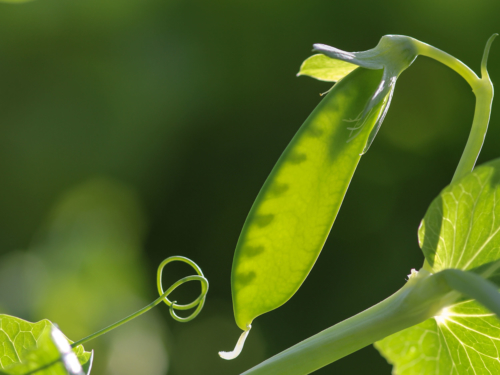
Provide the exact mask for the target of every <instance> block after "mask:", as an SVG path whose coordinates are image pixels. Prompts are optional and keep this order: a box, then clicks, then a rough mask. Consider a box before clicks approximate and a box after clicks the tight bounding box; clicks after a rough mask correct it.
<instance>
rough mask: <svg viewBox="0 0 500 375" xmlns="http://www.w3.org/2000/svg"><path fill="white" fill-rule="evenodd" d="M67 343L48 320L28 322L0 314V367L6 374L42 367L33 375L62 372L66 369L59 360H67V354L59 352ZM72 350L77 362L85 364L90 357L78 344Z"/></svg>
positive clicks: (11, 374)
mask: <svg viewBox="0 0 500 375" xmlns="http://www.w3.org/2000/svg"><path fill="white" fill-rule="evenodd" d="M65 343H66V344H67V345H65ZM70 343H71V342H70V341H68V340H67V339H66V338H65V337H64V336H63V335H62V334H61V333H60V331H59V330H58V329H57V328H56V327H55V326H54V325H53V324H52V323H51V322H50V321H49V320H46V319H44V320H42V321H40V322H37V323H30V322H27V321H25V320H23V319H19V318H16V317H13V316H9V315H0V344H1V345H0V368H1V369H2V371H3V372H4V373H6V374H9V375H22V374H26V373H29V372H32V371H33V370H37V369H41V368H44V369H43V370H42V369H41V370H39V371H36V374H37V375H49V374H50V375H58V374H64V375H65V374H67V373H68V372H67V371H66V369H65V365H64V363H63V362H61V361H60V359H61V358H68V360H71V356H70V355H69V354H68V353H66V352H64V351H63V349H64V350H65V348H66V347H69V344H70ZM73 353H74V355H76V357H75V356H73V358H74V359H75V360H77V361H78V362H79V363H80V364H85V363H87V362H88V361H89V359H90V357H91V353H89V352H85V351H84V349H83V346H82V345H79V346H78V347H76V348H75V349H74V350H73V352H72V353H71V354H73ZM80 370H81V369H80Z"/></svg>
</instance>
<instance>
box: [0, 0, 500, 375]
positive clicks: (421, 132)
mask: <svg viewBox="0 0 500 375" xmlns="http://www.w3.org/2000/svg"><path fill="white" fill-rule="evenodd" d="M499 14H500V2H499V1H497V0H482V1H477V0H455V1H446V0H437V1H436V0H432V1H430V0H408V1H400V0H385V1H368V0H360V1H354V0H353V1H349V2H347V1H344V2H340V1H326V0H307V1H297V0H288V1H276V0H266V1H261V0H251V1H250V0H243V1H229V0H212V1H202V0H182V1H181V0H167V1H160V0H79V1H57V0H36V1H34V2H28V3H23V4H12V3H0V176H1V177H0V178H1V184H0V207H1V209H0V311H1V312H2V313H7V314H12V315H18V316H20V317H22V318H25V319H28V320H32V321H35V320H40V319H42V318H48V319H51V320H53V321H54V322H56V323H57V324H59V326H60V328H61V329H62V330H63V332H65V333H66V334H67V335H68V337H69V338H71V339H73V340H78V339H80V338H82V337H84V336H86V335H88V334H90V333H92V332H94V331H95V330H97V329H99V328H102V327H104V326H106V325H108V324H110V323H112V322H114V321H116V320H118V319H120V318H122V317H124V316H126V315H128V314H130V313H132V312H134V311H135V310H136V309H139V308H140V307H142V306H144V305H146V304H147V303H149V302H150V301H152V300H153V299H155V298H156V296H157V295H156V285H155V273H156V267H157V266H158V264H159V263H160V262H161V261H162V260H163V259H164V258H166V257H168V256H171V255H183V256H187V257H189V258H191V259H193V260H194V261H195V262H197V263H198V264H199V265H200V266H201V267H202V269H203V271H204V272H205V275H206V276H207V278H208V279H209V281H210V291H209V294H208V299H207V303H206V307H205V309H204V310H203V312H202V313H201V314H200V316H199V317H198V318H197V319H196V320H194V321H192V322H190V323H187V324H182V323H178V322H175V321H173V320H172V319H171V318H170V317H169V314H168V308H167V307H166V306H164V305H160V307H157V308H156V309H155V310H154V311H152V312H149V313H147V314H146V315H144V316H142V317H141V318H139V319H137V321H134V322H133V323H130V324H129V325H128V326H125V327H122V328H120V329H118V330H117V331H115V332H113V333H109V334H108V335H106V336H103V337H101V338H99V339H96V340H95V341H93V342H89V343H88V344H87V345H86V347H87V348H88V349H92V348H93V349H95V350H96V357H95V368H94V371H93V374H94V375H100V374H121V375H128V374H131V375H132V374H148V375H163V374H166V373H168V374H169V375H190V374H218V375H225V374H228V375H230V374H239V373H240V372H242V371H244V370H246V369H248V368H250V367H251V366H253V365H255V364H257V363H259V362H260V361H262V360H264V359H265V358H268V357H269V356H271V355H273V354H276V353H277V352H279V351H281V350H283V349H285V348H287V347H289V346H291V345H293V344H295V343H297V342H299V341H301V340H303V339H305V338H307V337H309V336H310V335H312V334H315V333H317V332H318V331H320V330H322V329H324V328H327V327H328V326H331V325H333V324H335V323H337V322H339V321H341V320H343V319H345V318H347V317H349V316H351V315H353V314H355V313H357V312H359V311H361V310H363V309H365V308H368V307H369V306H371V305H372V304H374V303H376V302H378V301H380V300H382V299H383V298H385V297H387V296H388V295H390V294H391V293H392V292H394V291H395V290H396V289H398V288H399V287H400V286H401V285H402V284H403V283H404V282H405V279H406V275H407V274H409V273H410V269H411V268H419V267H420V266H421V264H422V261H423V257H422V254H421V252H420V250H419V248H418V245H417V235H416V230H417V227H418V224H419V222H420V219H421V218H422V217H423V215H424V213H425V211H426V209H427V206H428V205H429V204H430V202H431V200H432V199H433V198H434V197H435V196H436V195H437V194H438V192H439V191H440V190H441V189H442V188H443V187H444V186H445V185H446V184H447V183H448V182H449V181H450V180H451V177H452V175H453V172H454V168H455V166H456V164H457V163H458V160H459V157H460V154H461V151H462V149H463V147H464V145H465V141H466V139H467V136H468V132H469V129H470V124H471V121H472V115H473V110H474V96H473V94H472V92H471V90H470V88H469V87H468V86H467V84H466V83H465V81H464V80H463V79H462V78H460V77H459V76H458V75H456V74H455V73H454V72H452V71H450V70H449V69H447V68H446V67H444V66H441V65H439V64H438V63H436V62H434V61H431V60H429V59H427V58H423V57H420V58H418V59H417V61H416V62H415V63H414V64H413V66H412V67H411V68H410V69H409V70H408V71H406V72H404V74H403V75H402V76H401V78H400V79H399V80H398V83H397V87H396V92H395V95H394V99H393V102H392V106H391V108H390V111H389V113H388V116H387V118H386V120H385V123H384V125H383V126H382V129H381V131H380V133H379V135H378V136H377V139H376V140H375V142H374V144H373V146H372V147H371V149H370V151H369V152H368V154H367V155H366V156H364V157H363V158H362V160H361V163H360V166H359V168H358V171H357V173H356V175H355V177H354V179H353V181H352V183H351V187H350V190H349V192H348V194H347V197H346V200H345V202H344V205H343V207H342V209H341V211H340V214H339V217H338V219H337V221H336V223H335V225H334V228H333V230H332V233H331V235H330V238H329V239H328V242H327V244H326V246H325V248H324V250H323V252H322V254H321V256H320V258H319V261H318V263H317V264H316V266H315V268H314V269H313V271H312V273H311V275H310V276H309V278H308V279H307V280H306V282H305V283H304V285H303V286H302V288H301V289H300V290H299V292H298V293H297V294H296V295H295V296H294V297H293V298H292V299H291V300H290V301H289V302H288V303H287V304H286V305H285V306H283V307H281V308H280V309H278V310H276V311H274V312H272V313H269V314H266V315H264V316H262V317H260V318H258V319H257V320H256V321H255V322H254V324H253V327H254V328H253V330H252V334H251V335H250V336H249V339H248V341H247V345H246V348H245V350H244V351H243V353H242V354H241V356H240V357H239V358H238V359H236V360H234V361H231V362H226V361H224V360H222V359H220V358H219V357H218V355H217V351H219V350H231V349H232V348H233V346H234V344H235V342H236V340H237V337H238V335H239V334H240V331H239V330H238V328H237V327H236V324H235V323H234V320H233V315H232V306H231V294H230V270H231V262H232V255H233V251H234V247H235V244H236V241H237V239H238V235H239V232H240V230H241V227H242V225H243V222H244V220H245V217H246V215H247V213H248V211H249V209H250V206H251V204H252V202H253V200H254V198H255V197H256V195H257V193H258V191H259V189H260V187H261V185H262V184H263V182H264V180H265V178H266V176H267V174H268V173H269V172H270V170H271V168H272V167H273V165H274V163H275V162H276V160H277V159H278V157H279V155H280V154H281V152H282V151H283V150H284V148H285V147H286V145H287V143H288V142H289V140H290V139H291V137H292V136H293V135H294V134H295V132H296V130H297V129H298V128H299V126H300V125H301V123H302V122H303V120H304V119H305V118H306V117H307V115H308V114H309V113H310V112H311V111H312V109H313V108H314V106H315V105H316V104H317V103H318V102H319V100H320V97H319V95H318V94H319V93H320V92H324V91H326V90H327V89H328V88H329V84H327V83H322V82H317V81H314V80H312V79H309V78H306V77H301V78H296V77H295V74H296V73H297V71H298V68H299V66H300V64H301V62H302V61H303V60H304V59H305V58H307V57H308V56H310V55H311V48H312V44H313V43H325V44H329V45H333V46H336V47H338V48H341V49H345V50H348V51H359V50H366V49H369V48H372V47H374V46H375V45H376V44H377V42H378V40H379V39H380V37H381V36H382V35H385V34H391V33H392V34H404V35H409V36H412V37H415V38H417V39H420V40H422V41H424V42H427V43H429V44H432V45H434V46H436V47H439V48H442V49H444V50H445V51H447V52H449V53H451V54H453V55H455V56H456V57H458V58H459V59H461V60H462V61H464V62H465V63H466V64H468V65H469V66H470V67H471V68H473V69H474V70H476V71H478V70H479V63H480V60H481V56H482V51H483V48H484V45H485V43H486V40H487V39H488V37H489V36H490V35H491V34H492V33H494V32H500V22H499V20H498V15H499ZM489 71H490V75H491V77H492V80H493V81H494V82H500V42H499V41H497V42H495V44H494V45H493V48H492V52H491V55H490V61H489ZM499 103H500V102H498V100H497V102H496V103H494V105H493V115H492V119H491V124H490V132H489V135H488V137H487V139H486V143H485V146H484V149H483V153H482V155H481V157H480V162H483V161H487V160H490V159H493V158H496V157H499V156H500V147H499V141H498V139H499V138H500V117H499V116H500V114H499V112H500V104H499ZM188 274H191V271H190V270H189V268H188V267H185V266H183V265H175V266H174V265H169V268H168V269H167V270H166V275H165V277H164V283H165V284H164V285H165V287H167V286H168V285H170V284H171V283H173V282H174V281H176V280H177V279H179V278H181V277H183V276H186V275H188ZM182 288H183V290H182V291H180V292H179V293H177V294H176V296H175V299H177V300H178V301H179V302H188V301H190V300H191V299H192V298H194V296H195V295H196V294H197V291H198V288H199V287H198V286H197V285H186V286H183V287H182ZM390 371H391V369H390V366H389V365H388V364H387V363H386V362H385V360H384V359H383V358H382V357H380V356H379V355H378V353H377V352H376V351H375V349H373V348H372V347H368V348H366V349H364V350H362V351H360V352H358V353H355V354H353V355H351V356H349V357H347V358H345V359H342V360H340V361H339V362H337V363H334V364H332V365H330V366H327V367H326V368H324V369H322V370H320V371H318V372H317V373H318V374H389V373H390Z"/></svg>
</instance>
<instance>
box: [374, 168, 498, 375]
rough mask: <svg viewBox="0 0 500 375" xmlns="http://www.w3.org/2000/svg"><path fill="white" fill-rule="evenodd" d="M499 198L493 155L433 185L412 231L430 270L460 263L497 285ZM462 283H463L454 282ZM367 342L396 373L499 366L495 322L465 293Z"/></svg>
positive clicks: (485, 370) (453, 371) (468, 371)
mask: <svg viewBox="0 0 500 375" xmlns="http://www.w3.org/2000/svg"><path fill="white" fill-rule="evenodd" d="M499 202H500V160H495V161H493V162H490V163H487V164H485V165H483V166H481V167H478V168H476V169H475V170H474V171H473V172H472V173H470V174H468V175H466V176H464V177H463V178H462V179H460V180H458V181H457V182H456V183H453V184H451V185H450V186H448V187H447V188H445V189H444V190H443V191H442V192H441V194H440V195H439V196H438V198H436V199H435V200H434V201H433V202H432V204H431V206H430V207H429V210H428V211H427V213H426V215H425V218H424V220H423V222H422V225H421V227H420V230H419V242H420V244H421V246H422V251H423V252H424V255H425V258H426V260H427V262H428V263H429V265H431V267H432V272H439V271H442V270H446V269H460V270H464V271H465V270H468V271H471V272H475V273H478V274H480V275H481V276H483V277H486V278H489V279H490V280H492V281H497V282H496V284H497V285H498V280H497V277H498V266H499V264H498V262H497V261H498V259H499V258H500V204H499ZM472 276H473V275H472ZM468 287H470V282H469V283H467V284H465V283H464V284H463V285H462V289H464V290H465V289H466V288H468ZM484 292H485V293H486V292H487V290H485V291H484ZM492 308H493V306H492ZM375 346H376V348H377V349H378V350H379V351H380V352H381V353H382V355H383V356H385V357H386V358H387V360H388V361H389V362H390V363H392V364H393V365H394V374H397V375H413V374H415V375H416V374H444V373H446V374H483V373H484V374H497V373H500V360H499V358H500V321H499V320H498V318H497V317H496V316H495V315H494V314H493V313H492V312H491V311H489V310H487V309H486V308H485V307H483V306H482V305H480V304H479V303H478V302H476V301H474V300H470V299H465V300H460V301H458V302H456V303H454V304H453V305H451V306H449V307H447V308H445V309H444V310H443V311H442V312H441V313H440V314H439V315H438V316H436V317H434V318H432V319H429V320H427V321H425V322H424V323H421V324H419V325H417V326H415V327H412V328H408V329H406V330H404V331H401V332H399V333H396V334H394V335H392V336H389V337H388V338H386V339H384V340H382V341H380V342H378V343H376V345H375Z"/></svg>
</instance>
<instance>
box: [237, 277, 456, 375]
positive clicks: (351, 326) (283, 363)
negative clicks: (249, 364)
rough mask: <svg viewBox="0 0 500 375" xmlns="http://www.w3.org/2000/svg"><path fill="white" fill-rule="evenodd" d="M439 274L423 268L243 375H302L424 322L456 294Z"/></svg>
mask: <svg viewBox="0 0 500 375" xmlns="http://www.w3.org/2000/svg"><path fill="white" fill-rule="evenodd" d="M457 296H458V294H457V293H456V292H453V291H452V289H451V288H450V287H449V285H448V284H447V283H446V281H445V280H444V279H443V278H442V277H439V276H438V277H436V276H435V275H431V274H429V273H428V272H427V271H425V270H420V272H419V274H418V275H417V276H412V277H410V280H409V281H408V282H407V283H406V284H405V285H404V286H403V287H402V288H401V289H400V290H398V291H397V292H396V293H394V294H393V295H392V296H390V297H389V298H387V299H385V300H384V301H382V302H380V303H378V304H377V305H375V306H373V307H370V308H369V309H368V310H365V311H363V312H361V313H359V314H358V315H355V316H353V317H351V318H349V319H347V320H344V321H343V322H341V323H338V324H336V325H334V326H333V327H330V328H328V329H326V330H324V331H322V332H320V333H318V334H316V335H315V336H312V337H310V338H308V339H306V340H304V341H302V342H300V343H299V344H297V345H295V346H293V347H291V348H289V349H287V350H285V351H283V352H281V353H279V354H277V355H276V356H274V357H272V358H270V359H268V360H267V361H264V362H262V363H261V364H259V365H257V366H256V367H254V368H252V369H250V370H248V371H246V372H245V373H243V374H242V375H304V374H310V373H311V372H313V371H316V370H317V369H319V368H321V367H323V366H326V365H327V364H329V363H332V362H334V361H336V360H338V359H340V358H342V357H345V356H347V355H349V354H351V353H353V352H355V351H357V350H359V349H362V348H364V347H365V346H368V345H370V344H373V343H374V342H376V341H379V340H381V339H383V338H385V337H387V336H389V335H391V334H393V333H396V332H398V331H401V330H403V329H406V328H408V327H411V326H413V325H416V324H419V323H421V322H424V321H425V320H427V319H429V318H431V317H433V316H436V315H437V314H438V313H439V311H440V310H441V309H442V308H444V307H445V306H447V305H448V304H449V303H450V302H451V301H453V300H455V299H456V298H457Z"/></svg>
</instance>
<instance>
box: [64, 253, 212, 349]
mask: <svg viewBox="0 0 500 375" xmlns="http://www.w3.org/2000/svg"><path fill="white" fill-rule="evenodd" d="M173 261H180V262H184V263H187V264H189V265H190V266H191V267H193V268H194V270H195V271H196V273H197V275H192V276H186V277H183V278H182V279H180V280H177V281H176V282H175V283H173V284H172V285H171V286H170V287H169V288H168V289H167V290H166V291H163V286H162V285H161V277H162V273H163V269H164V268H165V266H166V265H167V264H168V263H170V262H173ZM156 281H157V286H158V293H159V294H160V296H159V297H158V298H157V299H156V300H154V301H153V302H151V303H150V304H149V305H147V306H146V307H143V308H142V309H140V310H139V311H137V312H135V313H133V314H132V315H129V316H127V317H126V318H124V319H122V320H119V321H118V322H116V323H114V324H112V325H110V326H108V327H106V328H104V329H101V330H100V331H97V332H95V333H93V334H91V335H90V336H87V337H85V338H83V339H81V340H79V341H77V342H75V343H73V344H71V347H72V348H75V347H77V346H78V345H81V344H83V343H86V342H87V341H90V340H92V339H95V338H96V337H99V336H101V335H103V334H105V333H107V332H109V331H111V330H113V329H115V328H117V327H119V326H121V325H122V324H125V323H127V322H129V321H131V320H132V319H134V318H137V317H138V316H139V315H142V314H144V313H145V312H146V311H149V310H151V309H152V308H153V307H155V306H156V305H158V304H160V303H161V302H162V301H163V302H165V303H166V304H167V306H168V307H169V310H170V315H171V316H172V318H173V319H175V320H177V321H178V322H183V323H185V322H189V321H190V320H193V319H194V318H196V317H197V316H198V314H199V313H200V312H201V310H202V309H203V306H204V304H205V299H206V297H207V293H208V280H207V279H206V278H205V276H204V275H203V272H202V271H201V268H200V267H198V265H197V264H196V263H195V262H193V261H192V260H191V259H188V258H186V257H182V256H172V257H169V258H167V259H165V260H164V261H163V262H161V263H160V266H159V267H158V272H157V280H156ZM189 281H199V282H200V284H201V292H200V294H199V295H198V297H197V298H196V299H195V300H194V301H192V302H191V303H188V304H185V305H178V304H177V301H170V300H169V299H168V296H169V295H170V294H171V293H172V292H173V291H174V290H175V289H177V288H178V287H180V286H181V285H182V284H184V283H187V282H189ZM195 307H196V309H195V310H194V312H193V313H192V314H191V315H189V316H187V317H180V316H178V315H177V314H176V313H175V310H189V309H193V308H195Z"/></svg>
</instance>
